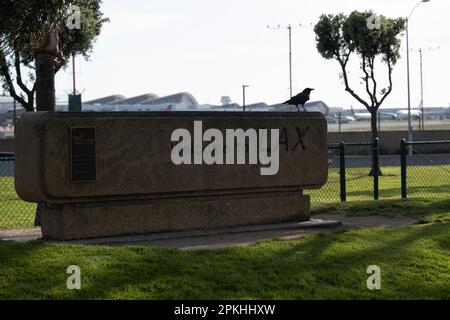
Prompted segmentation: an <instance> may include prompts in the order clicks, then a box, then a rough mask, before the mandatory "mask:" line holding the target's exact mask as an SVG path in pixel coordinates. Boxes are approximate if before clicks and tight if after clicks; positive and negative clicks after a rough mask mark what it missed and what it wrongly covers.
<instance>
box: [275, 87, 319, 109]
mask: <svg viewBox="0 0 450 320" xmlns="http://www.w3.org/2000/svg"><path fill="white" fill-rule="evenodd" d="M313 90H314V89H311V88H306V89H305V90H303V92H302V93H299V94H298V95H296V96H295V97H292V98H291V100H288V101H286V102H285V103H283V104H287V105H292V106H296V107H297V110H298V111H300V108H299V107H298V106H299V105H300V106H302V108H303V110H304V111H306V109H305V103H306V102H307V101H309V95H310V94H311V91H313Z"/></svg>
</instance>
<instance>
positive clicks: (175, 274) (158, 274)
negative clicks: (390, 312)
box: [0, 203, 450, 299]
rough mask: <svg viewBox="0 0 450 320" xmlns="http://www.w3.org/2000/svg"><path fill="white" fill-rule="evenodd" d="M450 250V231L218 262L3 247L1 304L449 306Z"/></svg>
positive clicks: (344, 237) (365, 237)
mask: <svg viewBox="0 0 450 320" xmlns="http://www.w3.org/2000/svg"><path fill="white" fill-rule="evenodd" d="M440 205H442V206H443V205H444V204H443V203H441V204H440ZM440 205H437V206H436V207H438V208H440ZM436 207H435V209H436ZM447 208H448V207H447ZM449 248H450V229H449V224H448V223H441V224H438V223H431V224H427V225H420V226H410V227H403V228H397V229H393V230H382V229H362V230H353V231H347V232H339V233H333V234H314V235H310V236H308V237H306V238H303V239H300V240H296V241H275V240H274V241H263V242H260V243H258V244H256V245H252V246H250V247H243V248H239V247H238V248H231V249H226V250H220V251H213V252H211V251H200V252H189V251H179V250H165V249H149V248H114V249H113V248H100V247H85V246H55V245H44V244H41V243H32V244H28V245H17V244H16V245H10V244H8V245H5V244H2V243H0V251H1V252H2V253H5V254H4V255H3V254H2V258H1V260H0V268H1V270H2V271H3V273H1V274H0V283H1V284H2V287H1V289H0V297H2V298H27V299H29V298H31V299H33V298H34V299H42V298H44V299H55V298H64V299H119V298H120V299H322V298H328V299H330V298H331V299H337V298H340V299H352V298H362V299H378V298H408V299H419V298H436V299H444V298H449V297H450V291H449V288H448V287H446V286H445V284H446V283H447V282H446V281H448V267H449V265H450V262H449V258H448V250H449ZM70 264H76V265H79V266H80V268H81V270H82V290H80V291H69V290H67V288H66V287H65V284H66V277H67V276H68V275H66V274H65V271H66V268H67V267H68V266H69V265H70ZM374 264H376V265H379V266H380V267H381V268H382V272H383V290H381V291H378V292H371V291H369V290H368V289H367V288H366V280H367V277H368V275H367V274H366V269H367V267H368V266H369V265H374Z"/></svg>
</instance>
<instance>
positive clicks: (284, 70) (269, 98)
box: [56, 0, 450, 108]
mask: <svg viewBox="0 0 450 320" xmlns="http://www.w3.org/2000/svg"><path fill="white" fill-rule="evenodd" d="M417 3H418V0H340V1H338V0H147V1H145V0H128V1H119V0H104V2H103V12H104V13H105V16H106V17H108V18H110V19H111V22H110V23H108V24H106V25H105V27H104V30H103V32H102V34H101V35H100V37H99V39H98V41H97V43H96V44H95V47H94V52H93V54H92V56H91V59H90V61H88V62H85V61H83V60H81V58H78V68H79V69H78V70H77V76H78V87H79V89H81V90H82V91H83V100H84V101H87V100H90V99H94V98H100V97H103V96H107V95H110V94H123V95H125V96H126V97H132V96H135V95H139V94H144V93H150V92H151V93H155V94H157V95H159V96H164V95H168V94H174V93H178V92H184V91H187V92H190V93H192V94H193V95H194V96H195V97H196V98H197V100H198V101H199V103H201V104H202V103H210V104H220V97H221V96H231V99H232V100H233V102H237V103H240V104H241V103H242V87H241V86H242V85H243V84H248V85H250V86H251V87H250V88H248V89H247V103H256V102H267V103H269V104H272V103H280V102H283V101H285V100H287V98H288V96H289V74H288V31H287V30H286V29H281V30H269V29H267V25H272V26H276V25H278V24H280V25H282V26H286V25H287V24H289V23H291V24H293V25H298V24H300V23H301V24H304V25H307V24H309V23H313V24H315V23H316V22H317V21H318V18H319V16H320V15H321V14H322V13H339V12H345V13H350V12H351V11H353V10H360V11H364V10H366V9H372V10H374V11H375V12H377V13H379V14H383V15H385V16H388V17H399V16H407V15H408V14H409V12H410V11H411V10H412V8H413V7H414V5H416V4H417ZM449 33H450V1H448V0H431V2H429V3H423V4H421V5H420V6H419V7H418V8H417V10H416V11H415V13H414V15H413V16H412V18H411V21H410V46H411V48H412V49H419V48H420V47H422V48H428V47H431V48H436V47H438V46H439V47H440V50H438V51H428V52H427V51H425V53H424V77H425V106H428V107H442V106H448V105H449V102H450V79H449V75H450V61H449V57H450V43H449V40H450V39H449V38H450V37H449ZM403 40H405V38H404V37H403ZM292 43H293V76H294V80H293V81H294V84H293V85H294V93H295V94H296V93H297V92H300V91H302V90H303V89H304V88H305V87H312V88H315V89H316V90H317V91H314V92H313V95H312V100H323V101H325V102H326V103H327V104H328V105H330V106H336V107H345V108H348V107H350V105H353V106H354V107H357V108H359V107H360V105H359V104H358V102H357V101H356V100H354V99H353V98H352V97H351V96H350V95H349V94H348V93H346V92H345V91H344V87H343V84H342V82H341V80H340V79H339V66H338V63H337V62H336V61H334V60H330V61H327V60H324V59H323V58H322V57H321V56H320V54H319V53H318V52H317V49H316V43H315V36H314V31H313V28H312V27H307V28H299V29H294V34H293V40H292ZM405 47H406V43H405V41H403V52H402V59H401V60H400V61H399V63H398V64H397V65H396V67H395V70H394V76H393V78H394V79H393V81H394V91H393V92H392V94H391V95H390V97H389V98H388V99H387V100H386V102H385V104H384V107H406V104H407V95H406V88H407V87H406V51H405V49H404V48H405ZM419 71H420V69H419V54H418V52H416V51H412V53H411V84H412V94H411V96H412V106H413V107H417V106H418V105H419V103H420V73H419ZM71 72H72V71H71V67H69V68H68V69H67V70H66V71H64V72H63V71H61V72H60V73H59V74H58V76H57V84H56V85H57V88H56V89H57V96H58V98H60V99H64V100H66V92H69V91H70V90H71V87H72V85H71ZM350 72H351V75H352V83H353V85H358V83H359V80H358V79H359V78H358V77H359V75H360V70H359V63H358V62H356V63H354V64H353V65H352V68H351V69H350ZM378 74H379V75H380V76H382V75H385V74H386V69H385V68H384V67H383V66H382V67H381V68H379V71H378ZM358 91H359V93H361V94H363V93H364V90H363V88H362V87H361V89H359V90H358Z"/></svg>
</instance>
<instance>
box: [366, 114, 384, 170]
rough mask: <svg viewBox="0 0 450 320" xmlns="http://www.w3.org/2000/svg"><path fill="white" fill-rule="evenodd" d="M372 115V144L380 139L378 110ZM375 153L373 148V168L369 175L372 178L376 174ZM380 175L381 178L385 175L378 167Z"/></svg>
mask: <svg viewBox="0 0 450 320" xmlns="http://www.w3.org/2000/svg"><path fill="white" fill-rule="evenodd" d="M370 114H371V118H370V125H371V129H372V142H374V141H375V139H376V138H378V110H377V111H371V112H370ZM374 152H375V149H374V148H372V168H371V170H370V173H369V176H371V177H373V176H374V174H375V163H374V161H373V158H374ZM378 175H380V176H382V175H383V173H382V172H381V168H380V165H378Z"/></svg>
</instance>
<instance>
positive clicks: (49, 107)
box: [36, 52, 55, 111]
mask: <svg viewBox="0 0 450 320" xmlns="http://www.w3.org/2000/svg"><path fill="white" fill-rule="evenodd" d="M54 59H55V57H54V55H53V54H50V53H46V52H37V53H36V110H37V111H55V68H54V65H53V64H54Z"/></svg>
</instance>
